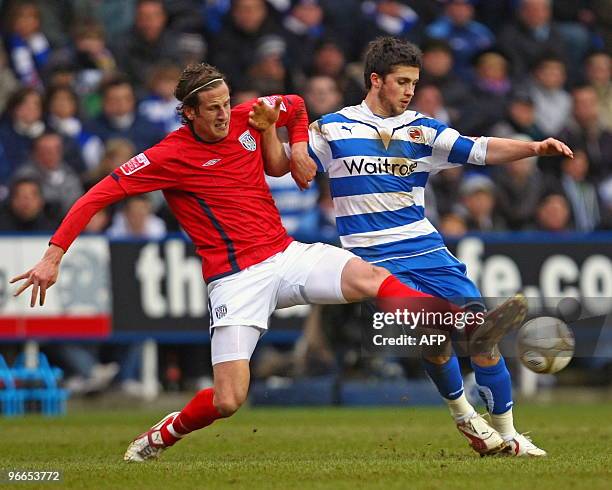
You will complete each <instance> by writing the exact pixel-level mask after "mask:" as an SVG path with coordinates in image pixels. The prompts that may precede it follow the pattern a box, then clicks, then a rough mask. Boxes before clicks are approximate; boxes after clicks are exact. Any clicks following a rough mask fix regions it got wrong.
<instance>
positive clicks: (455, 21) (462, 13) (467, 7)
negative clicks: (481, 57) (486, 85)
mask: <svg viewBox="0 0 612 490" xmlns="http://www.w3.org/2000/svg"><path fill="white" fill-rule="evenodd" d="M444 3H445V4H446V6H445V9H444V15H443V16H442V17H441V18H439V19H438V20H436V21H435V22H433V23H432V24H430V25H429V26H428V27H427V35H428V36H429V37H431V38H434V39H443V40H445V41H446V42H448V43H449V44H450V46H451V49H452V50H453V54H454V57H455V71H456V72H457V73H458V74H459V75H461V76H462V77H464V78H468V77H469V72H470V62H471V60H472V59H473V58H474V56H475V55H476V54H477V53H479V52H481V51H484V50H486V49H489V48H490V47H492V46H493V44H494V42H495V36H494V35H493V33H492V32H491V31H490V30H489V28H488V27H487V26H485V25H484V24H481V23H480V22H477V21H475V20H474V5H475V4H476V3H477V0H445V2H444Z"/></svg>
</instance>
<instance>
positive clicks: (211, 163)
mask: <svg viewBox="0 0 612 490" xmlns="http://www.w3.org/2000/svg"><path fill="white" fill-rule="evenodd" d="M220 161H221V159H220V158H212V159H210V160H208V161H207V162H204V163H203V164H202V167H210V166H212V165H214V164H215V163H219V162H220Z"/></svg>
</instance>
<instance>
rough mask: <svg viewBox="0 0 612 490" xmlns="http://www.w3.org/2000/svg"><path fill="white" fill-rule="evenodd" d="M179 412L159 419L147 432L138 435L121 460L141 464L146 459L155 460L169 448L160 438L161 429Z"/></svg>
mask: <svg viewBox="0 0 612 490" xmlns="http://www.w3.org/2000/svg"><path fill="white" fill-rule="evenodd" d="M179 413H180V412H172V413H169V414H168V415H166V416H165V417H164V418H163V419H161V420H160V421H159V422H158V423H157V424H155V425H154V426H153V427H151V428H150V429H149V430H148V431H146V432H144V433H142V434H140V435H139V436H138V437H137V438H136V439H134V440H133V441H132V442H131V443H130V445H129V446H128V448H127V451H126V452H125V454H124V455H123V460H124V461H128V462H132V463H142V462H143V461H146V460H148V459H156V458H158V457H159V455H160V454H161V453H162V452H163V451H164V450H165V449H166V448H167V447H169V446H166V445H165V444H164V441H163V439H162V436H161V430H160V429H161V428H162V427H163V426H164V425H165V424H166V423H167V422H168V420H169V419H172V420H170V423H171V422H172V421H174V418H175V417H176V416H177V415H178V414H179Z"/></svg>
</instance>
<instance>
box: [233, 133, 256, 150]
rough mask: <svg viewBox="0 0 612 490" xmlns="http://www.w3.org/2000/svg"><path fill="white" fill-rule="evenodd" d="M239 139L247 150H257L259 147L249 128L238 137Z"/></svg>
mask: <svg viewBox="0 0 612 490" xmlns="http://www.w3.org/2000/svg"><path fill="white" fill-rule="evenodd" d="M238 141H240V144H241V145H242V146H243V147H244V149H245V150H248V151H255V150H256V149H257V141H255V138H253V135H252V134H251V132H250V131H249V130H248V129H247V130H246V131H245V132H244V133H242V134H241V135H240V136H239V137H238Z"/></svg>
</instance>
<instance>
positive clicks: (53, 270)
mask: <svg viewBox="0 0 612 490" xmlns="http://www.w3.org/2000/svg"><path fill="white" fill-rule="evenodd" d="M63 255H64V251H63V250H62V249H61V248H60V247H57V246H55V245H51V246H50V247H49V248H48V249H47V251H46V252H45V255H44V256H43V258H42V259H41V260H40V262H39V263H38V264H36V265H35V266H34V267H33V268H32V269H30V270H29V271H27V272H24V273H23V274H20V275H18V276H15V277H13V278H12V279H11V281H10V282H11V284H13V283H15V282H17V281H22V280H24V279H25V280H26V282H24V283H23V284H22V285H21V286H20V287H19V289H18V290H17V291H16V292H15V295H14V296H19V295H20V294H21V293H23V292H24V291H25V290H26V289H28V288H29V287H30V286H32V297H31V298H30V306H31V307H32V308H34V306H35V305H36V299H37V297H38V295H39V292H40V306H43V305H44V304H45V296H46V294H47V288H50V287H51V286H53V285H54V284H55V283H56V282H57V276H58V274H59V264H60V261H61V260H62V256H63Z"/></svg>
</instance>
